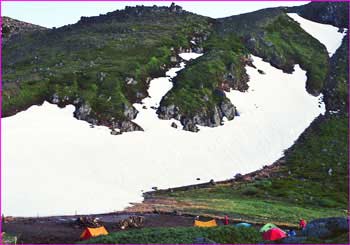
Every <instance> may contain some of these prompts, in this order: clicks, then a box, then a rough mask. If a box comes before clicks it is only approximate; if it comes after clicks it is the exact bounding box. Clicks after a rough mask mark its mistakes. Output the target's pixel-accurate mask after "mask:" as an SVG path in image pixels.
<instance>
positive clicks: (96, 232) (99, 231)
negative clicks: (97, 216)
mask: <svg viewBox="0 0 350 245" xmlns="http://www.w3.org/2000/svg"><path fill="white" fill-rule="evenodd" d="M101 235H108V231H107V230H106V228H104V227H103V226H101V227H97V228H89V227H87V228H86V229H85V230H84V231H83V233H81V235H80V239H82V240H86V239H89V238H91V237H96V236H101Z"/></svg>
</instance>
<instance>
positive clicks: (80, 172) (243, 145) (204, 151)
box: [1, 15, 342, 216]
mask: <svg viewBox="0 0 350 245" xmlns="http://www.w3.org/2000/svg"><path fill="white" fill-rule="evenodd" d="M292 16H293V15H292ZM294 17H295V16H294ZM297 20H298V22H299V21H300V22H299V23H301V26H302V27H303V28H304V29H305V30H307V31H309V33H310V34H311V35H315V37H316V38H318V39H319V40H320V42H322V43H324V44H325V46H326V47H327V50H328V51H329V52H330V53H331V54H333V53H334V51H335V49H336V48H337V47H339V45H340V43H341V37H342V34H341V35H340V34H339V35H338V34H337V33H334V32H331V31H330V28H328V29H327V30H329V31H327V36H328V37H329V38H324V37H325V34H322V35H321V32H322V33H323V29H322V30H321V29H317V31H316V29H314V28H311V29H310V30H308V29H307V27H306V26H307V25H306V26H305V25H304V24H305V23H306V22H305V20H301V19H299V18H298V19H297ZM318 25H321V24H318ZM323 26H328V25H323ZM332 28H334V27H332ZM314 30H315V31H316V32H315V33H314V32H313V31H314ZM325 30H326V29H325ZM318 32H319V33H318ZM324 33H326V31H325V32H324ZM316 34H317V35H316ZM318 34H320V35H318ZM198 56H199V55H198V54H183V55H182V57H183V58H184V59H186V60H188V59H190V58H196V57H198ZM253 62H254V65H255V66H256V67H257V69H260V70H263V71H264V72H265V73H266V74H260V73H259V72H258V71H257V69H254V68H252V67H249V66H248V67H247V73H248V75H249V77H250V82H249V90H248V91H247V92H245V93H241V92H238V91H231V92H229V93H226V95H227V97H228V98H229V99H230V100H231V101H232V103H233V104H234V105H235V106H236V107H237V109H238V111H239V114H240V116H239V117H236V118H235V119H234V120H232V121H226V122H225V123H224V125H223V126H220V127H216V128H207V127H200V132H198V133H192V132H187V131H183V130H182V129H181V128H182V126H181V124H180V123H179V122H178V121H176V120H160V119H158V117H157V115H156V113H155V112H156V111H155V110H154V109H152V108H151V106H152V107H153V106H155V107H157V106H158V105H159V102H160V100H161V98H162V97H163V96H164V95H165V94H166V93H167V92H168V91H169V90H170V89H171V88H172V85H173V84H172V83H171V78H172V77H174V76H176V72H177V71H179V70H180V69H182V68H183V67H184V66H185V64H184V63H182V64H181V66H180V67H179V68H172V69H170V70H169V71H168V72H167V77H163V78H156V79H153V80H152V81H151V84H150V88H149V94H150V97H149V98H145V99H144V100H143V104H135V105H134V106H135V107H136V108H137V109H138V110H139V114H138V116H137V118H136V119H135V120H134V121H135V122H136V123H138V124H139V125H140V126H141V127H143V128H144V130H145V131H144V132H131V133H124V134H122V135H118V136H114V135H111V134H110V130H109V129H108V128H106V127H94V128H90V126H89V124H88V123H87V122H84V121H79V120H77V119H75V118H74V117H73V116H72V115H73V111H74V107H73V106H67V107H66V108H64V109H60V108H58V107H57V106H56V105H53V104H49V103H47V102H45V103H44V104H43V105H42V106H32V107H30V108H29V109H28V110H26V111H24V112H20V113H18V114H16V115H15V116H12V117H8V118H3V119H2V127H3V128H2V135H1V137H2V142H3V144H2V146H3V148H2V155H1V156H2V178H1V180H2V185H1V186H2V213H3V214H4V215H13V216H37V215H39V216H46V215H63V214H66V215H68V214H75V213H77V214H87V213H102V212H110V211H114V210H121V209H123V208H125V207H127V206H128V205H129V203H130V202H141V201H142V199H143V198H142V191H149V190H151V188H152V187H158V188H169V187H176V186H182V185H188V184H194V183H200V182H207V181H209V180H210V179H214V180H224V179H228V178H232V177H233V176H234V175H235V174H237V173H241V174H244V173H248V172H251V171H255V170H257V169H259V168H261V167H262V166H264V165H267V164H271V163H273V162H274V161H276V160H277V159H279V158H280V157H282V156H283V151H284V150H285V149H287V148H289V147H290V146H291V145H292V144H293V143H294V141H295V140H296V139H297V138H298V136H299V135H300V134H301V133H302V132H303V131H304V130H305V128H307V127H308V126H309V124H310V123H311V122H312V121H313V119H314V118H315V117H317V116H318V115H319V114H321V113H324V112H325V106H324V103H323V102H322V95H320V96H319V97H314V96H311V95H310V94H308V93H307V92H306V90H305V82H306V75H305V74H306V73H305V71H303V70H302V69H301V68H300V67H299V66H298V65H296V66H295V71H294V73H292V74H286V73H283V72H282V71H281V70H278V69H276V68H274V67H272V66H271V65H270V64H268V63H266V62H264V61H262V59H260V58H258V57H254V56H253ZM144 106H145V108H143V107H144ZM172 122H175V123H176V124H177V125H178V126H179V127H178V128H177V129H175V128H173V127H171V126H170V125H171V123H172ZM196 178H200V179H201V180H200V181H197V180H196Z"/></svg>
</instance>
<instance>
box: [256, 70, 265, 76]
mask: <svg viewBox="0 0 350 245" xmlns="http://www.w3.org/2000/svg"><path fill="white" fill-rule="evenodd" d="M258 72H259V73H260V74H262V75H265V74H266V73H265V72H264V71H263V70H260V69H258Z"/></svg>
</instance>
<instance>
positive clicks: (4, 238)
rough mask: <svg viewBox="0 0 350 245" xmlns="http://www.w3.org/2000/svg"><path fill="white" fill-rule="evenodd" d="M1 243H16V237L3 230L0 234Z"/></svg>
mask: <svg viewBox="0 0 350 245" xmlns="http://www.w3.org/2000/svg"><path fill="white" fill-rule="evenodd" d="M1 238H2V239H1V240H2V241H1V244H17V240H18V237H17V236H12V235H10V234H8V233H5V232H3V233H2V234H1Z"/></svg>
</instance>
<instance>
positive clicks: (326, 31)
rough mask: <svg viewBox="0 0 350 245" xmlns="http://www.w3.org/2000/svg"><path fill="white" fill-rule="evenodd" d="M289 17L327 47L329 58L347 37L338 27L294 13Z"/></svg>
mask: <svg viewBox="0 0 350 245" xmlns="http://www.w3.org/2000/svg"><path fill="white" fill-rule="evenodd" d="M288 16H289V17H291V18H292V19H294V20H295V21H296V22H298V23H299V24H300V27H301V28H303V29H304V31H306V32H307V33H309V34H310V35H311V36H313V37H314V38H316V39H317V40H319V41H320V43H322V44H323V45H324V46H326V48H327V51H328V53H329V56H332V55H333V54H334V53H335V51H336V50H337V49H338V48H339V47H340V45H341V42H342V40H343V37H344V36H345V35H346V31H344V32H343V33H340V32H338V27H335V26H332V25H326V24H320V23H317V22H314V21H310V20H307V19H305V18H303V17H301V16H299V15H298V14H294V13H289V14H288Z"/></svg>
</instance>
